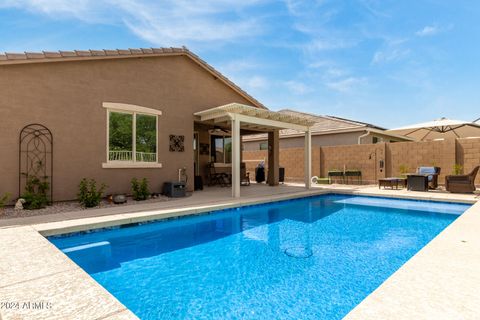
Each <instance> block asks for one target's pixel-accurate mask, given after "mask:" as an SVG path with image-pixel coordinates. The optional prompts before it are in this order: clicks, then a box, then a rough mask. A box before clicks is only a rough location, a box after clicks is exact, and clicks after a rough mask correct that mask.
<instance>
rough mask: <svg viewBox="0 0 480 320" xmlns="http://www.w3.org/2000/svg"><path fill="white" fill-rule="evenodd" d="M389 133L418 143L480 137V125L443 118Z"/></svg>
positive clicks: (392, 130)
mask: <svg viewBox="0 0 480 320" xmlns="http://www.w3.org/2000/svg"><path fill="white" fill-rule="evenodd" d="M387 132H389V133H393V134H398V135H402V136H407V137H410V138H413V139H415V140H417V141H425V140H436V139H447V138H470V137H480V124H478V123H475V122H469V121H461V120H451V119H447V118H441V119H438V120H433V121H430V122H423V123H417V124H414V125H410V126H406V127H401V128H396V129H391V130H387Z"/></svg>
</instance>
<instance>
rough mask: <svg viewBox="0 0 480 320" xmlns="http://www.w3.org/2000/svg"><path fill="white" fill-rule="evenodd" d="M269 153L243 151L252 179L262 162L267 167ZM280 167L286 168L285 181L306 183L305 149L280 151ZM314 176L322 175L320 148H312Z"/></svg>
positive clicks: (264, 151)
mask: <svg viewBox="0 0 480 320" xmlns="http://www.w3.org/2000/svg"><path fill="white" fill-rule="evenodd" d="M267 157H268V155H267V151H266V150H256V151H243V155H242V159H243V160H242V161H243V162H245V163H246V167H247V171H248V172H250V178H251V179H252V180H253V179H254V177H255V168H256V167H257V165H258V164H259V163H260V161H264V162H265V167H266V169H268V165H267ZM280 167H284V168H285V181H290V182H303V181H304V151H303V148H285V149H280ZM312 175H314V176H319V175H320V148H319V147H312Z"/></svg>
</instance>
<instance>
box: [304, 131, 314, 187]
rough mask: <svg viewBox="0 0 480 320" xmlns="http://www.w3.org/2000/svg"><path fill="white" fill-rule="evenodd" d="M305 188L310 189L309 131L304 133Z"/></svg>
mask: <svg viewBox="0 0 480 320" xmlns="http://www.w3.org/2000/svg"><path fill="white" fill-rule="evenodd" d="M304 150H305V156H304V157H305V170H304V172H305V188H307V189H310V188H311V187H312V181H311V177H312V134H311V132H310V129H308V130H307V131H305V147H304Z"/></svg>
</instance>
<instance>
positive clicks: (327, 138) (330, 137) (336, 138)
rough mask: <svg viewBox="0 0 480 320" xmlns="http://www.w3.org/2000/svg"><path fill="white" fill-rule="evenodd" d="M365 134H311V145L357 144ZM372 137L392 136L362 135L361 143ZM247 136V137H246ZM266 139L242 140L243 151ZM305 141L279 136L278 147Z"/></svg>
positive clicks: (299, 138)
mask: <svg viewBox="0 0 480 320" xmlns="http://www.w3.org/2000/svg"><path fill="white" fill-rule="evenodd" d="M363 134H365V131H358V132H345V133H334V134H323V135H315V134H312V146H319V147H320V146H342V145H353V144H358V138H359V137H360V136H362V135H363ZM373 137H377V138H378V141H379V142H380V141H382V142H390V141H391V140H393V138H391V137H388V136H383V135H380V134H373V133H371V134H370V135H368V136H366V137H363V138H362V139H361V144H369V143H373ZM247 138H248V137H247ZM266 142H267V140H266V139H265V140H260V141H244V142H243V147H244V150H245V151H255V150H259V149H260V143H266ZM304 142H305V138H304V137H281V139H280V148H281V149H285V148H303V144H304Z"/></svg>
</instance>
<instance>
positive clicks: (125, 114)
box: [103, 103, 161, 168]
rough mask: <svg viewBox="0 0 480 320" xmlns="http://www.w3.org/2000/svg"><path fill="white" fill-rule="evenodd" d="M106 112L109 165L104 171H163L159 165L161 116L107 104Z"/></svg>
mask: <svg viewBox="0 0 480 320" xmlns="http://www.w3.org/2000/svg"><path fill="white" fill-rule="evenodd" d="M104 107H105V108H107V121H108V123H107V128H108V129H107V132H108V135H107V139H108V141H107V163H104V165H103V167H104V168H109V167H112V168H118V167H161V164H159V163H158V159H157V158H158V157H157V155H158V146H157V144H158V141H157V136H158V115H160V114H161V112H160V111H158V110H155V109H148V108H143V107H139V106H133V105H125V104H114V103H104Z"/></svg>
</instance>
